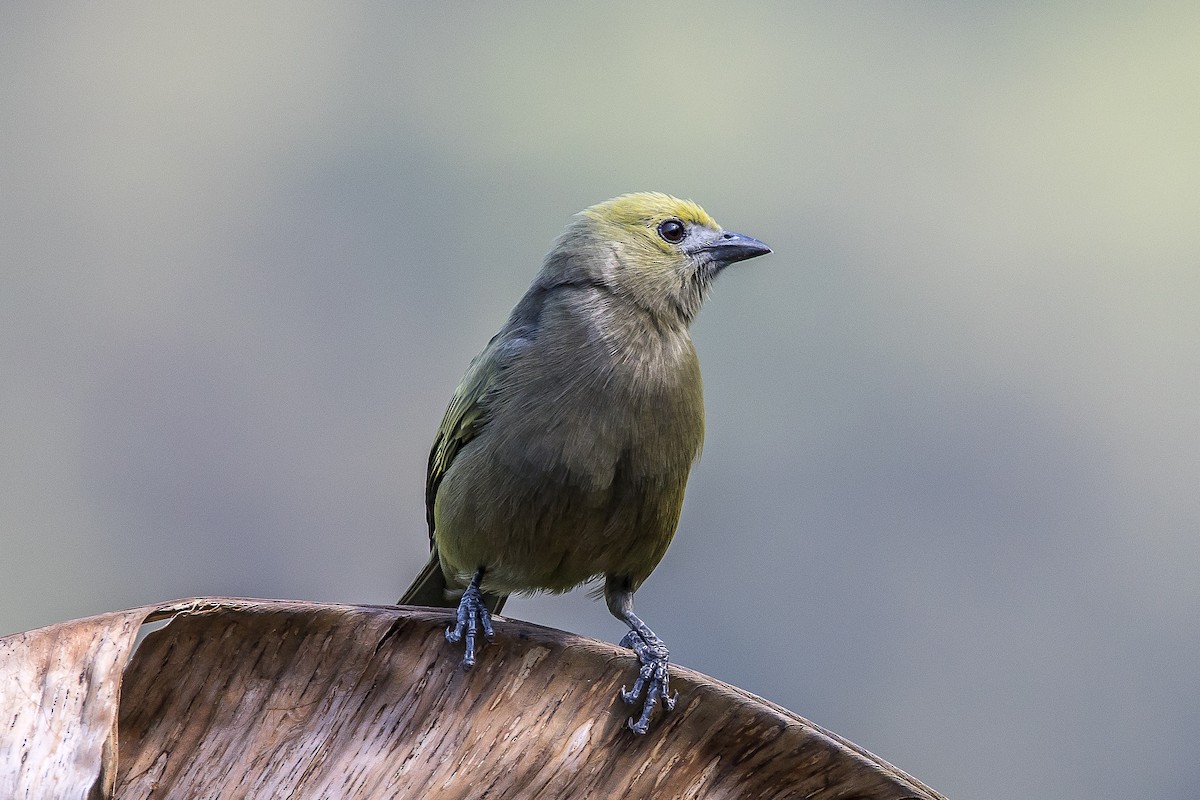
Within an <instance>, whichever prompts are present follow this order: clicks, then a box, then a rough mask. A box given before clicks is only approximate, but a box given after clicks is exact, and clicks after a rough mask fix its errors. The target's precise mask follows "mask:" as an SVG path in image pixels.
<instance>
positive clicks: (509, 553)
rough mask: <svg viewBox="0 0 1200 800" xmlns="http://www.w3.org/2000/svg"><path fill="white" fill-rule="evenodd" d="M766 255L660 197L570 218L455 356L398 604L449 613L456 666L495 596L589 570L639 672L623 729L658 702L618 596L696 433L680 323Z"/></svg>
mask: <svg viewBox="0 0 1200 800" xmlns="http://www.w3.org/2000/svg"><path fill="white" fill-rule="evenodd" d="M770 252H771V248H769V247H768V246H767V245H765V244H763V243H762V242H760V241H758V240H757V239H754V238H752V237H750V236H746V235H743V234H740V233H734V232H731V231H727V230H725V229H723V228H722V227H721V226H720V225H718V224H717V222H716V221H715V220H714V219H713V218H712V217H710V216H709V215H708V214H707V213H706V212H705V211H704V209H702V208H701V207H700V206H699V205H697V204H696V203H694V202H692V201H690V200H680V199H678V198H676V197H673V196H671V195H667V194H662V193H659V192H637V193H632V194H624V195H621V196H619V197H615V198H613V199H611V200H607V201H605V202H602V203H598V204H596V205H593V206H591V207H589V208H587V209H585V210H583V211H582V212H580V213H579V214H577V215H575V216H574V217H573V218H572V219H571V221H570V222H569V224H568V225H567V227H566V229H565V230H564V232H563V233H562V235H561V236H560V237H559V238H558V240H557V241H556V242H555V243H554V245H553V247H552V248H551V250H550V252H549V253H548V254H547V255H546V257H545V259H544V260H543V263H542V266H541V269H540V271H539V272H538V273H537V275H536V277H535V278H534V280H533V283H532V284H531V285H530V287H529V289H528V291H527V292H526V293H525V295H524V296H523V297H522V298H521V300H520V301H519V302H518V303H517V305H516V306H515V307H514V308H513V310H512V312H511V314H510V315H509V317H508V320H507V322H506V323H505V324H504V326H503V327H502V328H501V329H500V331H499V332H498V333H497V334H496V335H495V336H493V337H492V339H491V341H489V342H488V344H487V346H486V347H485V348H484V349H483V351H482V352H481V353H479V355H478V356H476V357H475V359H474V360H472V361H471V363H470V366H469V367H468V368H467V371H466V374H465V375H464V377H463V379H462V382H461V383H460V384H459V386H458V388H457V389H456V390H455V392H454V394H453V397H452V399H451V400H450V403H449V406H448V407H447V409H446V413H445V415H444V417H443V418H442V422H441V425H440V426H439V427H438V431H437V436H436V438H435V440H434V443H433V447H432V449H431V451H430V454H429V464H428V472H427V480H426V493H425V505H426V519H427V523H428V527H429V544H430V556H429V560H428V562H427V563H426V565H425V567H424V568H423V569H422V570H421V572H420V574H419V575H418V576H417V578H416V579H415V580H414V581H413V583H412V585H411V586H410V587H409V589H408V591H407V592H405V594H404V596H403V597H402V598H401V599H400V601H399V602H400V604H402V605H419V606H438V607H446V608H456V609H457V612H456V615H455V624H454V625H453V627H451V628H448V629H447V631H446V638H447V640H449V641H450V642H451V643H457V642H460V641H462V642H463V647H464V653H463V659H462V664H463V666H464V667H465V668H470V667H471V666H472V665H473V664H474V663H475V659H476V653H475V647H476V640H477V637H478V636H479V634H480V633H482V635H483V636H484V637H485V638H486V639H491V638H492V637H493V635H494V629H493V626H492V615H493V614H499V612H500V610H501V609H502V607H503V605H504V602H505V600H506V599H507V598H508V596H509V595H510V594H528V593H536V592H552V593H560V592H566V591H568V590H570V589H572V588H574V587H576V586H579V585H581V584H585V583H588V582H591V581H594V580H598V579H601V578H602V579H603V581H604V582H603V595H604V598H605V601H606V604H607V606H608V609H609V612H610V613H611V614H612V615H613V616H615V617H616V618H617V619H619V620H621V621H622V622H623V623H625V624H626V625H627V626H628V627H629V633H628V634H627V635H626V636H625V637H624V639H622V640H621V644H622V645H623V646H625V647H628V648H630V649H632V650H633V651H634V653H635V654H636V655H637V657H638V659H639V664H640V667H639V671H638V675H637V678H636V679H635V681H634V682H633V685H632V687H631V688H630V689H628V690H626V689H625V687H622V688H621V692H620V696H621V698H622V700H623V701H624V702H625V703H626V704H628V705H631V706H636V704H637V703H638V702H639V700H640V701H641V704H642V706H641V711H640V714H637V715H636V719H635V718H634V717H632V716H631V717H630V718H629V719H628V720H627V724H628V726H629V728H630V729H632V730H633V731H634V732H635V733H638V734H644V733H646V732H647V731H648V730H649V728H650V721H651V718H652V717H653V715H654V712H655V709H656V708H657V707H658V706H659V704H660V703H661V704H662V706H663V713H666V712H667V711H670V710H672V709H673V708H674V706H675V702H676V698H677V695H672V694H671V692H670V675H669V671H668V663H669V651H668V649H667V647H666V645H665V643H664V642H663V640H662V639H660V638H659V637H658V636H657V635H656V634H655V633H654V632H653V631H652V630H651V629H650V628H649V627H648V626H647V625H646V624H645V623H644V622H643V621H642V620H641V619H640V618H639V617H638V616H637V615H636V614H634V611H633V597H634V593H635V592H636V591H637V590H638V588H639V587H640V586H641V585H642V583H643V582H644V581H645V580H646V578H647V577H649V575H650V573H651V572H652V571H653V570H654V568H655V567H656V566H657V565H658V563H659V561H660V560H661V559H662V557H663V554H664V553H665V552H666V550H667V547H668V545H669V544H670V543H671V539H672V537H673V536H674V534H675V530H676V527H677V525H678V522H679V517H680V510H681V508H682V504H683V498H684V490H685V487H686V485H687V480H688V475H689V472H690V471H691V468H692V465H693V463H694V462H695V461H696V459H697V458H698V457H699V454H700V449H701V444H702V443H703V439H704V399H703V387H702V384H701V376H700V364H699V360H698V358H697V354H696V349H695V346H694V345H693V343H692V339H691V336H690V334H689V326H690V325H691V323H692V321H693V319H695V317H696V314H697V312H698V311H699V310H700V306H701V304H702V303H703V301H704V299H705V297H706V296H707V295H708V293H709V289H710V287H711V285H712V282H713V279H714V278H716V276H717V275H718V274H720V273H721V272H722V271H723V270H724V269H725V268H726V267H728V266H730V265H731V264H735V263H737V262H740V261H744V260H746V259H751V258H756V257H758V256H762V255H765V254H767V253H770ZM459 592H461V594H459ZM598 593H599V591H597V594H598ZM635 712H636V709H635Z"/></svg>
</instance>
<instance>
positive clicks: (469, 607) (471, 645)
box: [446, 585, 495, 669]
mask: <svg viewBox="0 0 1200 800" xmlns="http://www.w3.org/2000/svg"><path fill="white" fill-rule="evenodd" d="M480 628H482V629H483V638H485V639H487V640H488V641H491V639H492V636H494V635H495V631H494V630H493V629H492V614H491V612H490V611H488V608H487V605H486V604H485V603H484V602H483V594H482V593H481V592H480V591H479V587H477V586H474V585H472V586H470V587H468V588H467V590H466V591H465V592H463V596H462V600H460V601H459V603H458V615H457V622H456V624H455V626H454V627H453V628H446V641H448V642H451V643H454V642H458V641H461V640H463V639H464V638H465V639H466V645H465V647H464V648H463V649H464V652H463V660H462V664H463V668H464V669H470V668H471V667H473V666H475V636H476V635H477V633H478V631H479V629H480Z"/></svg>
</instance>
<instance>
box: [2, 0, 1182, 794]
mask: <svg viewBox="0 0 1200 800" xmlns="http://www.w3.org/2000/svg"><path fill="white" fill-rule="evenodd" d="M1133 5H1134V4H1130V6H1131V7H1127V8H1125V9H1120V8H1117V5H1116V4H1107V3H1100V4H1096V3H1079V4H1055V3H1052V4H1028V3H1016V4H989V5H985V4H969V5H967V4H950V3H913V4H904V5H900V4H884V3H878V4H836V5H834V4H828V5H827V4H821V3H776V4H761V5H755V6H752V7H750V6H745V7H743V6H733V5H729V6H723V5H708V4H704V3H697V2H692V3H687V4H679V5H665V6H657V5H654V6H651V5H647V4H644V3H639V4H629V5H622V4H604V5H603V7H601V6H600V5H599V4H595V5H587V6H585V5H578V6H576V5H569V6H568V5H566V4H548V3H547V4H530V3H506V4H503V5H501V4H495V5H490V4H489V5H485V4H453V5H449V4H446V5H443V4H412V5H408V4H389V5H383V4H337V5H334V4H327V5H326V4H296V3H289V4H279V5H274V6H272V5H268V4H253V5H251V4H242V3H205V4H202V5H199V4H198V5H197V6H196V7H193V8H186V7H180V6H178V5H170V6H167V5H161V4H146V5H143V6H140V7H139V6H137V5H132V6H131V5H123V6H120V7H113V6H104V5H91V6H82V5H67V4H62V5H49V4H25V5H16V4H8V5H6V6H5V7H4V10H3V11H2V12H0V93H2V94H0V100H2V108H3V110H2V111H0V114H2V117H0V118H2V119H3V125H2V126H0V242H2V255H0V258H2V259H3V266H2V270H0V452H2V453H3V457H2V458H0V634H2V633H11V632H14V631H18V630H22V629H26V628H30V627H35V626H41V625H45V624H48V623H52V622H56V621H60V620H65V619H69V618H75V617H80V616H86V615H91V614H95V613H99V612H103V611H109V610H114V609H120V608H125V607H130V606H136V605H140V604H144V603H152V602H155V601H160V600H168V599H172V598H178V597H186V596H191V595H213V594H216V595H240V596H257V597H281V598H301V599H309V600H324V601H344V602H361V603H388V602H393V601H394V600H395V598H396V597H398V596H399V593H400V592H401V590H402V589H403V588H404V587H405V586H406V585H407V583H408V581H409V579H410V578H411V577H412V576H413V575H414V574H415V573H416V572H417V570H418V569H419V567H420V566H421V564H422V563H423V562H424V559H425V556H426V533H425V522H424V508H423V483H424V477H425V476H424V470H425V461H426V457H427V453H428V448H429V445H430V443H431V441H432V438H433V433H434V431H435V429H436V427H437V424H438V421H439V420H440V418H441V414H442V412H443V410H444V408H445V404H446V402H447V400H448V399H449V397H450V394H451V392H452V390H453V389H454V386H455V385H456V383H457V381H458V378H459V377H460V375H461V374H462V372H463V370H464V369H465V367H466V365H467V363H468V361H469V360H470V359H471V357H472V356H474V355H475V353H476V352H477V351H478V350H479V349H480V348H481V347H482V346H483V344H484V343H485V342H486V341H487V339H488V337H489V336H490V335H491V334H492V333H494V332H495V330H496V329H497V328H499V326H500V325H501V324H502V322H503V321H504V319H505V317H506V315H507V313H508V310H509V309H510V308H511V307H512V305H513V304H514V303H515V302H516V300H517V299H518V298H519V297H520V295H521V294H522V292H523V291H524V289H525V287H526V286H527V285H528V283H529V281H530V280H531V278H532V277H533V275H534V273H535V271H536V270H537V267H538V264H539V260H540V258H541V257H542V255H543V254H544V253H545V252H546V250H547V249H548V247H549V245H550V243H551V242H552V240H553V239H554V237H555V236H557V234H558V233H559V231H560V230H561V229H562V227H563V225H564V224H565V223H566V222H567V220H568V219H569V217H570V215H571V214H572V213H574V212H576V211H578V210H580V209H581V208H583V207H585V206H587V205H590V204H592V203H594V202H597V201H600V200H603V199H605V198H608V197H610V196H613V195H616V194H620V193H622V192H627V191H633V190H643V189H654V190H660V191H666V192H670V193H673V194H677V195H680V196H683V197H690V198H693V199H695V200H697V201H698V202H700V203H701V204H703V205H704V206H705V207H706V208H707V210H708V211H709V212H710V213H712V214H713V215H714V216H715V217H716V218H717V219H718V220H719V221H720V222H721V223H722V224H723V225H725V226H726V227H728V228H731V229H733V230H738V231H742V232H744V233H748V234H751V235H753V236H756V237H758V238H761V239H763V240H764V241H766V242H768V243H770V244H771V245H772V246H773V247H774V248H775V254H774V255H772V256H769V257H767V258H764V259H758V260H755V261H752V262H748V263H746V264H745V265H744V266H738V267H736V268H734V269H731V270H729V271H728V272H726V273H725V274H723V275H722V276H721V279H720V280H719V281H718V283H717V285H716V287H715V291H714V293H713V296H712V298H711V299H710V301H709V303H708V305H707V306H706V308H705V309H704V312H703V313H702V314H701V316H700V319H699V322H698V323H697V325H696V327H695V331H694V335H695V339H696V343H697V347H698V349H699V351H700V355H701V361H702V363H703V365H704V374H705V385H706V394H707V403H708V440H707V444H706V447H705V451H704V458H703V460H702V461H701V462H700V464H699V465H698V466H697V468H696V469H695V471H694V472H693V477H692V481H691V484H690V488H689V494H688V499H687V503H686V505H685V509H684V515H683V521H682V524H681V528H680V532H679V535H678V536H677V537H676V540H675V543H674V545H673V546H672V548H671V550H670V552H669V553H668V554H667V557H666V559H665V560H664V561H663V563H662V564H661V565H660V567H659V569H658V570H657V572H656V573H655V574H654V576H653V577H652V578H651V579H650V581H649V582H648V583H647V584H646V586H645V587H644V588H643V589H642V591H641V592H639V594H638V611H639V612H640V613H641V615H642V617H643V618H644V619H646V620H647V621H648V622H649V624H650V625H652V626H653V627H654V629H655V630H656V631H657V632H659V633H660V634H661V635H662V636H663V637H664V639H665V640H666V641H667V643H668V644H669V645H670V647H671V652H672V659H673V660H674V661H676V662H678V663H680V664H683V665H686V666H689V667H692V668H695V669H698V670H701V671H703V672H706V673H708V674H710V675H713V676H715V677H717V678H720V679H722V680H724V681H728V682H731V683H734V684H737V685H739V686H742V687H745V688H746V689H749V690H750V691H753V692H756V693H758V694H760V695H762V696H764V697H767V698H769V699H771V700H773V701H776V702H778V703H781V704H783V705H785V706H787V707H788V708H791V709H793V710H795V711H796V712H798V713H800V714H802V715H804V716H806V717H808V718H810V719H812V720H813V721H815V722H817V723H819V724H821V725H824V726H826V727H829V728H831V729H833V730H835V731H837V732H838V733H840V734H842V735H844V736H847V737H849V738H850V739H852V740H854V741H856V742H858V743H859V744H861V745H863V746H864V747H866V748H868V749H870V750H872V751H874V752H875V753H877V754H879V755H880V756H882V757H884V758H886V759H888V760H890V761H892V762H894V763H895V764H896V765H898V766H899V767H901V768H903V769H905V770H907V771H909V772H911V773H912V774H914V775H916V776H917V777H919V778H921V779H922V780H924V781H926V782H928V783H929V784H931V785H932V786H934V787H935V788H937V789H939V790H940V791H942V792H945V793H947V794H948V795H950V796H951V797H954V798H956V799H957V800H970V799H972V798H980V799H981V800H982V798H989V799H990V800H1004V799H1006V798H1025V797H1055V798H1095V797H1154V798H1181V799H1185V798H1186V800H1193V799H1194V798H1195V792H1196V788H1195V787H1196V785H1197V783H1198V782H1200V760H1197V758H1196V740H1197V738H1198V737H1200V691H1198V689H1197V685H1198V677H1200V623H1198V622H1197V621H1198V620H1200V579H1198V577H1197V575H1198V571H1200V535H1198V531H1197V529H1198V527H1200V410H1198V403H1200V222H1198V219H1200V56H1197V52H1198V51H1197V46H1198V45H1197V42H1198V41H1200V7H1197V6H1195V5H1194V4H1178V5H1142V4H1137V7H1136V8H1133V7H1132V6H1133ZM507 611H508V612H509V614H510V615H511V616H514V617H520V618H524V619H529V620H532V621H535V622H539V623H542V624H546V625H552V626H556V627H561V628H565V629H568V630H572V631H576V632H579V633H583V634H586V635H590V636H595V637H598V638H602V639H607V640H610V641H616V640H617V639H619V638H620V637H621V636H622V635H623V633H624V631H623V630H622V627H621V625H620V624H619V623H618V622H617V621H615V620H613V619H612V618H611V617H609V615H608V613H607V611H606V610H605V608H604V606H603V604H602V603H599V602H595V601H592V600H590V599H589V598H588V596H587V593H586V592H585V591H576V592H575V593H573V594H571V595H568V596H565V597H538V598H530V599H516V600H514V601H513V602H512V603H510V605H509V606H508V608H507ZM485 656H486V653H485Z"/></svg>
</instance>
